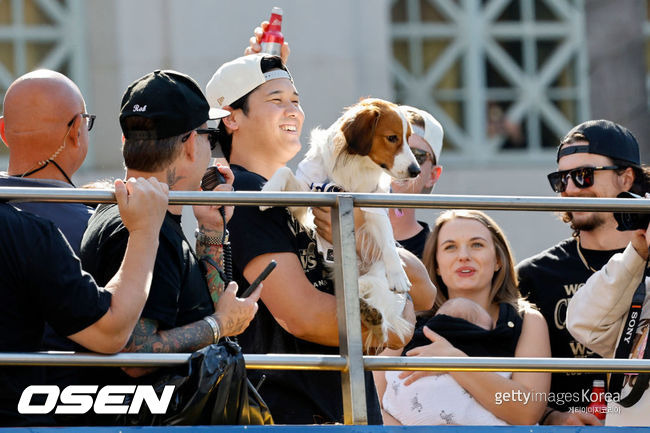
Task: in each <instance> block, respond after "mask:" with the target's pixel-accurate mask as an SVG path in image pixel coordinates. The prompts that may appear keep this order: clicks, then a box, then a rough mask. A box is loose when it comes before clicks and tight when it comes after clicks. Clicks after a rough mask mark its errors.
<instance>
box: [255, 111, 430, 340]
mask: <svg viewBox="0 0 650 433" xmlns="http://www.w3.org/2000/svg"><path fill="white" fill-rule="evenodd" d="M410 134H411V127H410V125H409V123H408V121H407V120H406V118H405V117H404V115H403V114H402V112H401V111H400V110H399V108H398V106H397V105H396V104H393V103H391V102H388V101H384V100H381V99H375V98H368V99H363V100H361V101H360V102H358V103H357V104H355V105H353V106H351V107H348V108H347V109H346V111H345V112H344V113H343V115H342V116H341V117H340V118H339V119H337V120H336V121H335V122H334V123H333V124H332V125H331V126H330V127H329V128H328V129H325V130H323V129H320V128H316V129H314V130H313V131H312V133H311V143H310V148H309V150H308V152H307V154H306V156H305V159H304V160H303V161H302V162H301V163H300V164H299V166H298V171H297V173H296V175H295V176H294V174H293V173H292V172H291V170H290V169H289V168H288V167H283V168H281V169H279V170H278V171H277V172H275V174H274V175H273V176H272V177H271V179H269V181H268V182H267V184H266V185H265V186H264V188H263V191H309V190H312V191H347V192H359V193H373V192H389V190H390V182H391V178H395V179H407V178H412V177H416V176H417V175H418V174H419V173H420V167H419V165H418V163H417V161H416V160H415V157H414V156H413V154H412V152H411V150H410V149H409V147H408V142H407V140H408V137H409V136H410ZM261 209H262V210H264V209H267V207H261ZM363 210H364V211H365V212H364V219H365V223H364V224H363V226H362V227H361V228H360V229H359V230H357V237H356V239H357V242H361V251H362V253H361V254H360V255H361V257H360V263H359V274H360V277H359V295H360V298H361V301H362V302H361V304H362V308H361V316H362V321H363V322H364V325H365V326H366V328H368V330H369V331H370V332H369V336H368V339H367V341H366V347H368V346H369V344H370V342H371V341H372V338H373V337H375V339H377V340H379V342H380V343H385V342H386V339H387V334H388V331H393V332H395V333H396V334H397V335H399V336H400V337H402V339H404V338H403V337H404V336H406V335H410V332H411V331H412V326H411V324H410V323H408V322H407V321H406V320H404V319H403V318H402V311H403V309H404V305H405V303H406V298H407V292H408V290H409V287H410V285H411V283H410V282H409V280H408V277H407V276H406V272H405V271H404V267H403V264H402V261H401V259H400V258H399V255H398V253H397V249H396V246H395V239H394V237H393V229H392V227H391V225H390V220H389V218H388V215H387V213H386V210H385V209H376V208H373V209H370V208H363ZM290 211H291V212H292V214H293V215H294V216H295V217H296V219H297V220H298V221H300V222H301V223H302V224H303V225H304V226H306V227H311V228H313V227H314V226H313V216H312V215H311V212H310V211H309V210H308V209H307V208H305V207H292V208H290ZM318 244H319V250H321V252H323V253H324V251H327V249H328V247H331V245H330V244H328V243H327V241H325V240H324V239H318ZM324 256H325V257H326V261H327V254H326V253H324Z"/></svg>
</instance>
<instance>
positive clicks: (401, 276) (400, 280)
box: [386, 267, 411, 293]
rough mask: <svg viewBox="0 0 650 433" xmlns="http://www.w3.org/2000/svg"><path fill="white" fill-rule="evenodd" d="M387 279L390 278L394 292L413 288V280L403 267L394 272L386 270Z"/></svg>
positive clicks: (404, 291)
mask: <svg viewBox="0 0 650 433" xmlns="http://www.w3.org/2000/svg"><path fill="white" fill-rule="evenodd" d="M386 279H387V280H388V287H390V289H391V290H392V291H394V292H397V293H406V292H408V291H409V290H410V288H411V282H410V281H409V278H408V277H407V276H406V272H404V269H403V268H402V267H400V269H397V270H395V271H393V272H386Z"/></svg>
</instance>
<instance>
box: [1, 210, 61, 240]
mask: <svg viewBox="0 0 650 433" xmlns="http://www.w3.org/2000/svg"><path fill="white" fill-rule="evenodd" d="M0 220H1V221H2V223H0V227H1V228H2V231H5V232H11V233H16V232H17V231H18V230H20V229H22V231H24V232H25V233H30V234H33V235H35V236H36V233H37V232H44V231H45V232H56V231H58V229H57V228H56V226H55V225H54V223H52V222H51V221H50V220H48V219H46V218H43V217H40V216H38V215H35V214H33V213H31V212H25V211H22V210H20V209H17V208H15V207H13V206H12V205H10V204H7V203H0Z"/></svg>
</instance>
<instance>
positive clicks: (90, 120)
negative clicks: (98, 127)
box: [68, 113, 97, 131]
mask: <svg viewBox="0 0 650 433" xmlns="http://www.w3.org/2000/svg"><path fill="white" fill-rule="evenodd" d="M79 114H81V117H83V118H84V119H86V123H87V124H88V131H90V130H91V129H93V125H94V124H95V118H96V117H97V116H95V115H94V114H88V113H79ZM79 114H75V115H74V117H73V118H72V119H71V120H70V121H69V122H68V128H69V127H71V126H72V124H73V123H74V119H76V118H77V116H78V115H79Z"/></svg>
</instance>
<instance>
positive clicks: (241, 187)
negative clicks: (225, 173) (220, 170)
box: [230, 164, 266, 191]
mask: <svg viewBox="0 0 650 433" xmlns="http://www.w3.org/2000/svg"><path fill="white" fill-rule="evenodd" d="M230 168H231V169H232V172H233V174H234V175H235V181H234V182H233V188H234V189H235V191H260V190H261V189H262V187H263V186H264V184H265V183H266V179H265V178H264V177H263V176H260V175H259V174H257V173H253V172H252V171H248V170H246V169H245V168H244V167H241V166H239V165H234V164H233V165H231V166H230Z"/></svg>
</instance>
